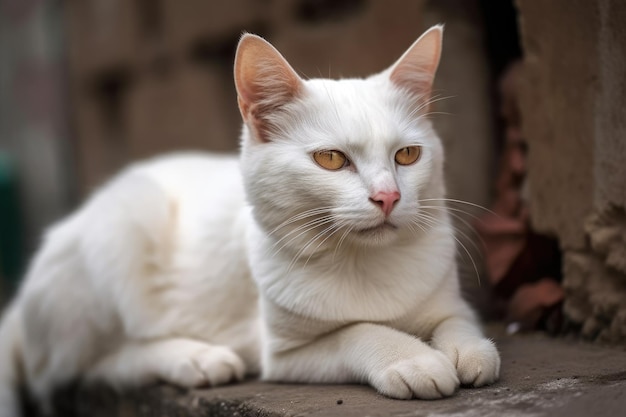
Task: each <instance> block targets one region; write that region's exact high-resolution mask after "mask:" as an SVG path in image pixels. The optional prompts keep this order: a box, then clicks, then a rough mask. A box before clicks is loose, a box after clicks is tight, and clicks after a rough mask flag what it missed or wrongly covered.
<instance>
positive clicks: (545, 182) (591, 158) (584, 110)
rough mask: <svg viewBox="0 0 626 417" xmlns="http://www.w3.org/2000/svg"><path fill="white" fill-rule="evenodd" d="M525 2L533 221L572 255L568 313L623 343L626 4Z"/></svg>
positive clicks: (567, 273) (594, 334)
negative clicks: (625, 24)
mask: <svg viewBox="0 0 626 417" xmlns="http://www.w3.org/2000/svg"><path fill="white" fill-rule="evenodd" d="M517 4H518V8H519V11H520V14H521V23H522V24H521V28H522V39H523V44H524V53H525V57H524V73H525V81H526V82H525V86H524V88H523V89H522V91H523V94H522V114H523V117H522V119H523V131H524V135H525V137H526V138H527V141H528V144H529V169H528V171H529V188H530V194H531V197H530V205H531V212H532V220H533V225H534V226H535V227H536V228H537V229H538V230H539V231H541V232H544V233H550V234H553V235H555V236H556V237H558V239H559V243H560V246H561V248H562V249H563V251H564V259H565V269H564V281H563V285H564V287H565V289H566V300H565V303H564V311H565V313H566V315H567V317H568V318H569V319H570V320H571V321H572V322H573V323H575V324H577V325H578V326H580V327H581V331H582V333H583V334H584V335H585V336H586V337H588V338H592V339H593V338H597V339H600V340H603V341H613V342H623V341H625V340H626V261H625V260H624V258H625V254H626V214H625V213H626V211H625V210H626V187H625V184H626V164H624V161H625V160H626V141H624V137H626V78H624V67H625V66H626V42H625V40H626V29H624V26H623V22H624V19H626V3H624V2H620V1H618V0H607V1H603V2H587V1H568V0H555V1H550V2H544V1H538V0H518V1H517ZM573 28H575V30H573Z"/></svg>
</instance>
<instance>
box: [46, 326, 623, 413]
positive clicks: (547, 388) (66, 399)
mask: <svg viewBox="0 0 626 417" xmlns="http://www.w3.org/2000/svg"><path fill="white" fill-rule="evenodd" d="M495 339H496V342H497V343H498V347H499V349H500V351H501V353H502V377H501V380H500V381H499V382H498V383H496V384H495V385H493V386H490V387H486V388H480V389H469V388H463V389H461V390H460V391H459V392H458V393H457V394H456V395H455V396H453V397H452V398H448V399H445V400H438V401H419V400H413V401H398V400H391V399H388V398H385V397H383V396H381V395H378V394H376V393H375V392H374V391H373V390H372V389H371V388H369V387H366V386H352V385H334V386H330V385H287V384H269V383H262V382H258V381H249V382H246V383H243V384H238V385H232V386H226V387H218V388H211V389H202V390H193V391H185V390H181V389H178V388H175V387H170V386H155V387H150V388H146V389H143V390H140V391H133V392H127V393H124V394H122V395H118V394H116V393H114V392H113V391H111V390H110V389H107V388H102V387H92V388H85V387H83V388H75V389H70V390H67V391H64V392H62V393H60V394H59V395H58V396H57V397H56V398H55V413H56V415H57V416H59V417H60V416H63V417H104V416H107V417H111V416H119V417H139V416H141V417H144V416H145V417H147V416H150V417H153V416H158V417H165V416H168V417H205V416H207V417H208V416H217V417H225V416H229V417H230V416H238V417H253V416H254V417H285V416H309V417H318V416H347V417H352V416H354V417H357V416H358V417H363V416H371V417H383V416H396V417H400V416H402V417H409V416H414V417H419V416H433V417H434V416H437V417H443V416H453V417H459V416H463V417H501V416H520V417H523V416H528V417H530V416H533V417H538V416H551V417H552V416H556V417H558V416H568V417H570V416H574V417H576V416H615V415H621V413H622V412H623V411H624V409H626V349H624V348H621V349H619V348H615V347H613V348H607V347H601V346H597V345H589V344H585V343H582V342H577V341H567V340H562V339H551V338H548V337H546V336H543V335H541V334H531V335H525V336H503V335H500V336H498V337H496V338H495Z"/></svg>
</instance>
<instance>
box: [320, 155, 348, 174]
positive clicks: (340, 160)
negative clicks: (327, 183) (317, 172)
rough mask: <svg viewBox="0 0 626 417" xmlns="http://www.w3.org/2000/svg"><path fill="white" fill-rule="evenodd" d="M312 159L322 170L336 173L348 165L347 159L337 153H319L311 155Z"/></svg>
mask: <svg viewBox="0 0 626 417" xmlns="http://www.w3.org/2000/svg"><path fill="white" fill-rule="evenodd" d="M313 159H315V162H317V164H318V165H319V166H321V167H322V168H326V169H330V170H331V171H336V170H338V169H341V168H343V167H345V166H347V165H348V164H349V161H348V158H346V156H345V155H344V154H343V153H341V152H339V151H319V152H315V153H314V154H313Z"/></svg>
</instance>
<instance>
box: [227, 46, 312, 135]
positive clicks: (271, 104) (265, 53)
mask: <svg viewBox="0 0 626 417" xmlns="http://www.w3.org/2000/svg"><path fill="white" fill-rule="evenodd" d="M235 86H236V88H237V94H238V102H239V110H240V112H241V115H242V117H243V119H244V121H245V122H246V123H248V126H249V127H250V128H251V129H253V130H254V132H253V133H254V134H255V136H256V137H257V138H259V139H260V140H263V141H266V140H267V133H268V131H269V130H270V128H271V126H270V124H269V121H268V116H269V115H270V114H272V113H274V112H276V111H277V110H278V109H279V108H280V107H282V106H284V105H285V104H287V103H289V102H290V101H292V100H293V99H294V98H296V97H297V96H298V95H299V94H300V92H301V90H302V80H301V79H300V77H299V76H298V75H297V74H296V72H295V71H294V70H293V68H291V66H290V65H289V63H288V62H287V61H286V60H285V58H283V57H282V55H280V53H279V52H278V51H277V50H276V49H275V48H274V47H273V46H272V45H271V44H269V43H268V42H267V41H265V40H263V39H262V38H260V37H258V36H255V35H244V36H243V38H242V39H241V41H240V42H239V46H238V48H237V54H236V58H235Z"/></svg>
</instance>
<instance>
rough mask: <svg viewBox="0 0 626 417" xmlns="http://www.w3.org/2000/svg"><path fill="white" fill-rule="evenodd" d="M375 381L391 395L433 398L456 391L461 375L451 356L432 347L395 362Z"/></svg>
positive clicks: (374, 384) (385, 392) (380, 389)
mask: <svg viewBox="0 0 626 417" xmlns="http://www.w3.org/2000/svg"><path fill="white" fill-rule="evenodd" d="M372 385H373V386H374V388H376V389H377V390H378V392H380V393H381V394H384V395H386V396H388V397H391V398H397V399H404V400H408V399H411V398H420V399H426V400H432V399H437V398H443V397H449V396H450V395H452V394H454V392H455V391H456V389H457V388H458V387H459V378H458V377H457V373H456V370H455V369H454V365H453V364H452V363H451V362H450V360H449V359H448V358H447V357H446V356H445V355H443V354H442V353H441V352H438V351H432V352H429V353H428V354H422V355H419V356H416V357H414V358H411V359H404V360H400V361H397V362H394V363H393V364H391V365H390V366H388V367H387V368H386V369H384V370H383V372H382V373H381V374H380V375H377V376H375V377H374V378H373V380H372Z"/></svg>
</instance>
